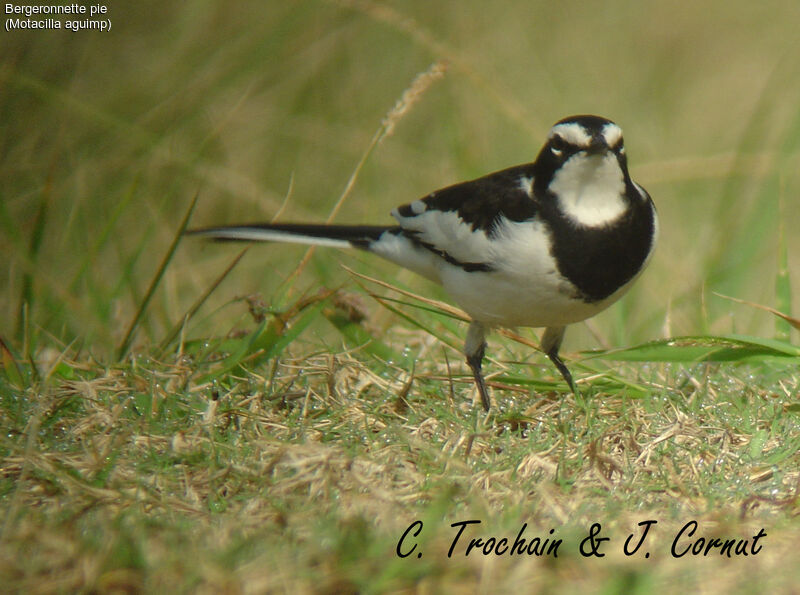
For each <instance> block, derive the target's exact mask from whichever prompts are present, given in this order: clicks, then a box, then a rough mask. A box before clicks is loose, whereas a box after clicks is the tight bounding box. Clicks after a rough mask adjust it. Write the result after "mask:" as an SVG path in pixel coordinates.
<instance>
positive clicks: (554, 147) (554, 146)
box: [550, 135, 567, 157]
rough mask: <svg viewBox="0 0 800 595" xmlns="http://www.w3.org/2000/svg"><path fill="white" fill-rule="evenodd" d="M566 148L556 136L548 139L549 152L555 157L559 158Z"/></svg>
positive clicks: (562, 141) (563, 142)
mask: <svg viewBox="0 0 800 595" xmlns="http://www.w3.org/2000/svg"><path fill="white" fill-rule="evenodd" d="M566 148H567V142H566V141H565V140H564V139H563V138H561V137H560V136H558V135H555V136H554V137H553V138H551V139H550V151H551V152H552V153H553V155H555V156H556V157H561V155H563V154H564V149H566Z"/></svg>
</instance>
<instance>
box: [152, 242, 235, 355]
mask: <svg viewBox="0 0 800 595" xmlns="http://www.w3.org/2000/svg"><path fill="white" fill-rule="evenodd" d="M247 250H248V248H245V249H244V250H242V251H241V252H239V254H237V255H236V257H235V258H234V259H233V260H232V261H231V263H230V264H229V265H228V266H227V267H226V268H225V270H224V271H222V273H221V274H220V275H219V277H217V278H216V279H215V280H214V282H213V283H212V284H211V285H209V287H208V289H206V291H205V292H204V293H203V294H202V295H201V296H200V297H199V298H197V300H195V302H194V304H192V306H191V308H189V309H188V310H187V311H186V314H184V315H183V316H182V317H181V319H180V321H179V322H177V323H176V324H175V325H174V326H173V327H172V329H171V330H170V331H169V332H168V333H167V336H166V337H164V340H163V341H161V344H160V345H159V346H158V350H159V351H160V352H162V353H163V352H164V351H165V350H166V349H167V347H169V346H170V345H171V344H172V342H173V341H174V340H175V338H176V337H177V336H178V334H179V333H180V332H181V329H182V328H183V327H184V326H185V325H186V323H187V322H189V320H191V319H192V317H193V316H194V315H195V314H196V313H197V311H198V310H199V309H200V308H201V307H202V306H203V304H205V303H206V300H208V298H209V297H210V296H211V294H212V293H214V291H215V290H216V289H217V287H219V286H220V284H221V283H222V282H223V281H224V280H225V278H226V277H227V276H228V275H229V274H230V272H231V271H232V270H233V269H234V268H235V267H236V265H237V264H239V261H240V260H242V257H243V256H244V255H245V254H246V253H247Z"/></svg>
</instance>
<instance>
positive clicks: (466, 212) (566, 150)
mask: <svg viewBox="0 0 800 595" xmlns="http://www.w3.org/2000/svg"><path fill="white" fill-rule="evenodd" d="M391 215H392V216H393V217H394V219H395V223H394V224H393V225H340V224H314V223H308V224H307V223H248V224H242V225H225V226H214V227H204V228H199V229H193V230H190V231H188V232H187V233H189V234H191V235H197V236H204V237H206V238H210V239H214V240H218V241H246V242H292V243H301V244H311V245H320V246H330V247H334V248H357V249H360V250H365V251H367V252H371V253H373V254H376V255H377V256H380V257H382V258H384V259H386V260H388V261H391V262H393V263H395V264H397V265H400V266H401V267H405V268H407V269H410V270H411V271H414V272H415V273H417V274H419V275H421V276H422V277H425V278H427V279H429V280H431V281H433V282H435V283H438V284H440V285H442V286H443V288H444V290H445V292H446V293H447V294H448V295H449V296H450V297H451V299H452V300H453V301H455V303H456V304H458V305H459V306H460V307H461V308H462V309H463V310H464V311H465V312H466V313H467V314H468V315H469V317H470V321H469V326H468V329H467V333H466V340H465V342H464V355H465V357H466V363H467V365H468V366H469V368H470V370H471V372H472V376H473V378H474V383H475V386H476V387H477V391H478V393H479V395H480V398H481V403H482V405H483V408H484V409H485V410H486V411H487V412H488V411H489V410H490V408H491V399H490V397H489V392H488V390H487V387H486V382H485V380H484V377H483V372H482V365H483V359H484V355H485V352H486V347H487V344H486V336H487V334H488V333H489V332H490V331H491V330H492V329H493V328H496V327H507V328H514V327H533V328H544V329H545V330H544V332H543V334H542V337H541V340H540V345H541V349H542V351H543V352H544V353H545V354H546V355H547V357H548V358H549V359H550V361H551V362H552V363H553V364H554V365H555V367H556V369H557V370H558V372H559V373H560V374H561V376H562V378H563V379H564V381H565V382H566V383H567V385H568V386H569V388H570V390H571V391H572V392H573V393H574V394H577V390H576V387H575V382H574V380H573V378H572V374H571V373H570V371H569V369H568V368H567V366H566V364H565V363H564V361H563V360H562V359H561V357H560V355H559V350H560V348H561V344H562V341H563V338H564V332H565V329H566V327H567V326H568V325H570V324H574V323H577V322H580V321H583V320H586V319H587V318H590V317H592V316H594V315H595V314H597V313H598V312H601V311H602V310H604V309H606V308H608V307H609V306H610V305H611V304H613V303H614V302H616V301H617V300H618V299H619V298H620V297H621V296H622V295H623V294H624V293H625V292H626V291H627V290H628V289H629V288H630V286H631V284H632V283H633V282H634V280H636V278H637V277H638V276H639V275H640V274H641V273H642V271H643V270H644V269H645V267H646V266H647V264H648V262H649V261H650V258H651V256H652V254H653V250H654V247H655V244H656V240H657V237H658V230H659V222H658V215H657V212H656V208H655V205H654V203H653V201H652V199H651V198H650V195H649V194H648V193H647V191H646V190H645V189H644V188H643V187H642V186H640V185H639V184H637V183H636V182H634V181H633V180H632V179H631V176H630V174H629V172H628V163H627V156H626V154H625V146H624V143H623V136H622V129H621V128H620V127H619V126H618V125H617V124H615V123H614V122H612V121H611V120H608V119H606V118H603V117H600V116H595V115H576V116H570V117H567V118H564V119H562V120H559V121H558V122H556V123H555V124H554V125H553V126H552V128H550V131H549V133H548V135H547V139H546V141H545V143H544V145H543V146H542V148H541V150H540V151H539V153H538V155H537V156H536V159H535V160H534V161H533V162H531V163H526V164H522V165H517V166H514V167H510V168H507V169H503V170H500V171H497V172H494V173H490V174H488V175H484V176H482V177H479V178H476V179H473V180H470V181H466V182H461V183H457V184H453V185H451V186H447V187H445V188H442V189H440V190H436V191H434V192H431V193H430V194H428V195H427V196H424V197H422V198H419V199H417V200H414V201H413V202H409V203H408V204H404V205H402V206H399V207H397V208H395V209H393V210H392V211H391Z"/></svg>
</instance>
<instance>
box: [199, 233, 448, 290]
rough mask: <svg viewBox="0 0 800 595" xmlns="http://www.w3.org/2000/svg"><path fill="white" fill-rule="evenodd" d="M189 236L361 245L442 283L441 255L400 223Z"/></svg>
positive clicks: (359, 246)
mask: <svg viewBox="0 0 800 595" xmlns="http://www.w3.org/2000/svg"><path fill="white" fill-rule="evenodd" d="M186 234H187V235H196V236H203V237H207V238H210V239H212V240H216V241H219V242H291V243H294V244H313V245H317V246H331V247H333V248H360V249H361V250H367V251H369V252H372V253H373V254H377V255H378V256H381V257H382V258H385V259H386V260H389V261H391V262H393V263H395V264H398V265H400V266H401V267H405V268H407V269H410V270H412V271H414V272H415V273H417V274H419V275H422V276H423V277H427V278H428V279H430V280H431V281H434V282H436V283H441V282H442V281H441V278H440V272H439V265H440V264H441V260H442V259H441V258H440V257H439V256H438V255H436V254H434V253H433V252H432V251H430V250H428V249H427V248H425V247H424V246H423V245H421V244H419V243H417V242H415V241H414V240H412V239H411V238H410V237H409V236H408V235H407V234H405V233H404V232H403V230H402V229H401V228H400V227H399V226H396V225H395V226H389V225H387V226H382V225H325V224H306V223H253V224H247V225H226V226H224V227H205V228H202V229H192V230H189V231H187V232H186Z"/></svg>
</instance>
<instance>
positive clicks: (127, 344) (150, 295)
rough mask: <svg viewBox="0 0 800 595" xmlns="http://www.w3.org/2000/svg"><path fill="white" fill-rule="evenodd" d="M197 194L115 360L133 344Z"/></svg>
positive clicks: (119, 358)
mask: <svg viewBox="0 0 800 595" xmlns="http://www.w3.org/2000/svg"><path fill="white" fill-rule="evenodd" d="M199 196H200V195H199V193H198V194H195V195H194V198H193V199H192V202H191V204H190V205H189V208H188V209H187V210H186V215H184V217H183V221H181V224H180V226H179V227H178V230H177V231H176V233H175V237H174V238H173V239H172V244H171V245H170V247H169V249H168V250H167V253H166V254H165V255H164V258H163V259H162V261H161V266H159V267H158V271H156V274H155V276H154V277H153V280H152V281H151V282H150V287H148V288H147V293H146V294H145V296H144V298H143V299H142V301H141V303H140V304H139V309H138V310H137V311H136V315H135V316H134V317H133V320H131V324H130V326H128V330H127V332H126V333H125V338H124V339H123V340H122V343H121V344H120V346H119V349H118V350H117V359H118V360H121V359H122V358H123V357H125V355H126V354H127V353H128V350H129V349H130V347H131V343H132V342H133V336H134V334H135V332H136V329H137V328H138V327H139V322H140V321H141V319H142V316H143V315H144V313H145V311H146V310H147V306H148V305H149V304H150V300H151V299H152V298H153V294H154V293H155V291H156V288H157V287H158V285H159V283H160V282H161V278H162V277H163V276H164V273H165V272H166V270H167V266H168V265H169V263H170V262H171V261H172V257H173V255H174V254H175V250H176V249H177V247H178V243H179V242H180V241H181V238H182V237H183V232H184V231H186V227H187V226H188V225H189V220H190V219H191V217H192V213H193V212H194V208H195V206H197V199H198V197H199Z"/></svg>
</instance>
